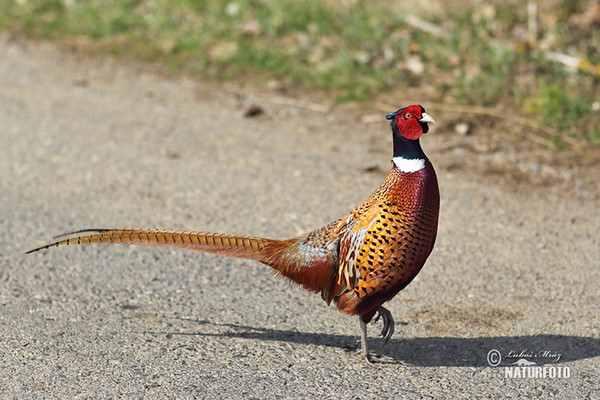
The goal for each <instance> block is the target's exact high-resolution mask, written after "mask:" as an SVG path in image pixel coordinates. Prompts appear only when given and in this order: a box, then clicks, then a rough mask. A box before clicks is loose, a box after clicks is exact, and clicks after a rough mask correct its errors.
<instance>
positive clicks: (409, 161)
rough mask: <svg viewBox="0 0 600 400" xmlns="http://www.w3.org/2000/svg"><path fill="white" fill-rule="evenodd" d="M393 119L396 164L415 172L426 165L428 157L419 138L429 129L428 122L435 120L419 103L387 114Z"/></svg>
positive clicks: (405, 170) (401, 169)
mask: <svg viewBox="0 0 600 400" xmlns="http://www.w3.org/2000/svg"><path fill="white" fill-rule="evenodd" d="M385 118H386V119H389V120H391V125H392V132H393V138H394V158H393V159H392V161H393V162H394V165H396V167H397V168H398V169H399V170H400V171H402V172H407V173H409V172H415V171H418V170H420V169H422V168H423V167H425V160H426V159H427V157H426V156H425V153H423V150H422V149H421V144H420V143H419V138H420V137H421V136H422V135H423V134H424V133H427V132H428V131H429V125H427V123H428V122H431V123H434V122H435V120H434V119H433V118H432V117H431V116H430V115H429V114H427V113H426V112H425V109H424V108H423V107H421V106H419V105H412V106H408V107H404V108H401V109H399V110H398V111H396V112H393V113H390V114H388V115H386V116H385Z"/></svg>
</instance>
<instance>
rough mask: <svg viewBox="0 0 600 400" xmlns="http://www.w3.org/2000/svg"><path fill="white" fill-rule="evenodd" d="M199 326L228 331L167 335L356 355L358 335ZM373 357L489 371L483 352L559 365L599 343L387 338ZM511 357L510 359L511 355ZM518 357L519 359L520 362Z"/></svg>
mask: <svg viewBox="0 0 600 400" xmlns="http://www.w3.org/2000/svg"><path fill="white" fill-rule="evenodd" d="M196 322H197V323H198V324H200V325H205V324H211V325H215V326H221V327H226V328H229V329H230V331H228V332H222V333H205V332H193V333H176V332H173V333H171V334H170V335H186V336H187V335H190V336H196V335H197V336H214V337H233V338H244V339H256V340H261V341H278V342H287V343H297V344H306V345H318V346H327V347H337V348H341V349H344V350H347V351H357V350H358V348H359V344H358V342H357V339H358V334H357V336H348V335H331V334H323V333H308V332H296V331H285V330H279V329H265V328H255V327H252V326H246V325H238V324H215V323H212V322H208V321H196ZM369 347H370V350H371V351H372V352H373V353H382V354H384V355H385V356H387V357H391V358H393V359H394V360H396V361H400V362H402V363H406V364H410V365H415V366H424V367H439V366H445V367H488V366H489V363H488V361H487V357H488V353H489V352H490V351H491V350H497V351H498V352H499V354H501V357H502V361H501V364H500V366H506V365H509V364H511V363H512V362H516V361H518V360H519V359H520V358H525V359H528V360H530V361H534V362H535V363H536V365H543V364H560V363H564V362H569V361H577V360H582V359H587V358H593V357H598V356H600V338H592V337H581V336H568V335H549V334H548V335H531V336H496V337H478V338H461V337H426V338H406V339H390V341H389V342H388V343H387V344H386V345H383V342H382V340H381V339H379V338H375V337H371V338H370V342H369ZM511 353H512V354H511ZM519 355H520V357H519Z"/></svg>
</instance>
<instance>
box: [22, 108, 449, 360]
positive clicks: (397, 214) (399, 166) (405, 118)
mask: <svg viewBox="0 0 600 400" xmlns="http://www.w3.org/2000/svg"><path fill="white" fill-rule="evenodd" d="M386 118H387V119H388V120H391V126H392V132H393V143H394V157H393V159H392V162H393V166H392V169H391V171H390V172H389V174H388V175H387V177H386V178H385V180H384V181H383V183H382V184H381V185H380V186H379V187H378V188H377V190H375V192H373V194H371V195H370V196H369V197H368V198H367V199H366V200H365V201H363V202H362V203H361V204H360V205H358V206H356V207H355V208H354V209H352V210H351V211H350V212H349V213H348V214H346V215H345V216H343V217H342V218H340V219H338V220H336V221H334V222H331V223H330V224H328V225H326V226H324V227H322V228H320V229H317V230H315V231H312V232H309V233H307V234H305V235H303V236H300V237H297V238H293V239H287V240H273V239H264V238H259V237H252V236H243V235H229V234H220V233H210V232H189V231H178V230H161V229H86V230H81V231H76V232H72V233H70V234H69V235H71V234H83V233H86V234H85V235H82V236H77V237H72V238H69V239H64V240H60V241H58V242H55V243H52V244H48V245H45V246H41V247H38V248H36V249H33V250H30V251H28V253H32V252H34V251H38V250H42V249H47V248H50V247H58V246H66V245H73V244H84V243H124V244H140V245H154V246H172V247H181V248H185V249H190V250H198V251H204V252H209V253H215V254H220V255H224V256H229V257H239V258H245V259H251V260H256V261H260V262H261V263H264V264H266V265H268V266H270V267H271V268H273V269H274V270H275V271H277V272H278V273H279V274H281V275H283V276H285V277H287V278H289V279H291V280H292V281H294V282H296V283H298V284H300V285H302V286H303V287H305V288H306V289H308V290H311V291H314V292H317V293H320V294H321V296H322V297H323V299H324V300H325V301H326V302H327V304H330V303H331V302H332V301H333V302H335V304H336V305H337V307H338V309H339V310H340V311H341V312H343V313H346V314H350V315H358V316H359V319H360V326H361V351H362V355H363V357H364V358H365V359H366V360H367V362H369V363H370V362H371V360H370V356H369V352H368V347H367V330H366V324H367V323H369V322H370V321H371V320H372V319H373V317H374V316H375V314H378V316H377V319H379V317H382V318H383V323H384V326H383V330H382V331H381V335H382V336H383V338H384V341H385V342H386V343H387V341H388V340H389V338H390V337H391V336H392V334H393V332H394V319H393V317H392V314H391V313H390V312H389V311H388V310H387V309H385V308H384V307H383V306H382V304H383V303H385V302H386V301H388V300H390V299H391V298H392V297H394V296H395V295H396V294H397V293H398V292H399V291H400V290H402V289H403V288H404V287H405V286H406V285H408V284H409V283H410V282H411V281H412V280H413V278H414V277H415V276H416V275H417V273H418V272H419V271H420V270H421V268H422V267H423V264H424V263H425V260H426V259H427V257H428V256H429V254H430V253H431V251H432V249H433V245H434V242H435V238H436V234H437V225H438V213H439V203H440V198H439V189H438V183H437V178H436V175H435V171H434V169H433V166H432V164H431V163H430V162H429V160H428V159H427V157H426V156H425V153H423V150H422V149H421V145H420V143H419V138H420V137H421V135H423V134H424V133H427V131H428V130H429V127H428V125H427V123H428V122H432V123H433V122H435V121H434V119H433V118H432V117H430V116H429V115H428V114H427V113H426V112H425V109H424V108H423V107H421V106H419V105H412V106H408V107H404V108H401V109H399V110H398V111H396V112H394V113H390V114H388V115H386ZM92 232H94V233H92ZM377 319H376V320H377Z"/></svg>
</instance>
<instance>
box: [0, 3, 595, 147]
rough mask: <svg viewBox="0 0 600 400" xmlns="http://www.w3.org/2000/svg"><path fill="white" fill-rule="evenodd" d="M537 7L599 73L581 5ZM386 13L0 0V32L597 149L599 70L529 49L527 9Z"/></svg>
mask: <svg viewBox="0 0 600 400" xmlns="http://www.w3.org/2000/svg"><path fill="white" fill-rule="evenodd" d="M538 3H539V4H540V7H542V5H544V6H543V8H542V9H540V20H539V22H540V37H541V42H542V44H543V43H544V40H545V39H547V40H546V47H548V50H552V51H560V52H564V53H569V54H576V55H578V56H581V57H583V58H586V59H588V60H589V61H590V62H591V63H592V64H595V65H598V64H599V63H600V55H599V54H600V51H599V50H600V33H598V32H597V31H598V30H597V29H593V27H588V28H586V27H585V26H584V24H577V23H573V21H572V19H570V18H572V16H573V15H575V16H576V15H578V14H580V13H582V12H583V11H585V8H584V6H585V4H587V3H586V2H583V1H579V2H578V1H568V0H549V1H548V2H546V3H545V2H538ZM393 4H396V3H390V2H385V1H382V2H379V1H374V2H370V3H368V5H365V2H356V3H355V4H354V5H350V6H347V5H342V4H338V3H337V2H336V1H335V0H329V1H317V0H306V1H296V0H280V1H276V0H214V1H208V0H204V1H202V0H180V1H168V0H106V1H100V0H62V1H61V0H0V10H2V12H0V29H2V30H5V31H11V32H12V33H13V34H20V35H25V36H27V37H33V38H47V39H51V40H56V41H59V42H63V43H67V44H79V45H81V43H85V44H86V46H87V47H89V48H91V49H93V50H94V51H103V52H108V53H112V54H117V55H124V56H128V57H136V58H141V59H144V60H148V61H152V62H160V63H165V64H167V65H169V66H171V67H172V68H174V69H177V70H182V71H185V72H191V73H197V74H201V75H202V76H204V77H206V78H208V79H247V78H251V79H253V80H256V79H259V80H261V79H262V80H265V81H266V80H268V79H272V78H276V79H279V80H281V81H283V82H284V83H287V84H294V85H301V86H303V87H307V88H312V89H317V90H324V91H328V92H330V93H333V94H334V95H335V96H336V97H337V98H338V99H339V100H340V101H345V100H358V101H361V100H367V99H369V98H371V97H372V96H373V95H375V94H377V93H380V92H385V91H402V90H405V89H409V88H415V87H417V88H418V87H423V88H424V89H428V93H432V92H433V93H435V97H436V98H437V99H438V101H444V102H455V103H460V104H470V105H479V106H487V107H499V108H502V109H505V110H507V111H508V112H516V113H519V114H521V115H523V116H527V117H533V118H536V119H538V120H539V121H540V122H541V123H543V124H546V125H548V126H551V127H553V128H555V129H557V130H559V131H560V132H561V135H563V134H564V135H568V136H574V137H578V138H582V139H583V138H585V139H586V140H588V141H589V142H590V143H592V144H595V145H597V144H599V142H600V122H599V120H600V119H599V118H597V115H598V112H597V111H595V108H594V107H596V108H597V104H598V103H599V102H600V90H599V89H600V88H599V81H600V70H599V71H598V72H597V73H596V74H594V71H592V70H590V71H577V72H569V71H566V70H565V69H564V67H563V66H561V65H557V64H555V63H553V62H550V61H548V60H547V59H546V58H545V57H544V55H543V52H542V51H538V50H537V49H533V50H527V49H526V46H524V40H523V37H524V33H523V32H524V31H525V30H526V26H527V21H526V18H527V13H526V4H525V2H502V1H497V2H494V3H492V4H494V5H493V6H492V5H487V6H479V7H477V8H473V7H470V6H468V5H462V6H456V5H454V4H457V3H450V2H449V4H453V5H452V6H450V5H449V6H448V7H447V9H445V10H444V11H443V12H439V11H438V12H433V13H426V12H423V11H422V12H419V11H418V10H416V11H414V12H413V10H412V9H411V8H406V7H402V6H398V5H396V6H393ZM459 4H460V3H459ZM411 13H414V14H416V15H419V16H420V17H422V18H423V19H425V20H427V21H428V22H430V23H433V24H435V25H436V26H438V27H439V28H440V29H441V31H442V32H443V35H442V36H441V37H436V36H434V35H432V34H431V33H428V32H426V31H425V30H423V29H417V28H415V27H414V26H410V25H409V24H407V22H406V15H407V14H411ZM552 38H553V39H552ZM408 60H411V62H412V63H413V64H412V65H413V67H411V65H409V64H410V62H408ZM415 63H416V66H417V68H415V67H414V65H415ZM419 65H421V66H422V68H423V70H422V71H419V68H418V67H419ZM594 103H596V106H594ZM556 140H557V141H558V142H560V137H559V138H557V139H556Z"/></svg>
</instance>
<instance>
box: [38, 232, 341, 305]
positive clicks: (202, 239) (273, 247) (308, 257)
mask: <svg viewBox="0 0 600 400" xmlns="http://www.w3.org/2000/svg"><path fill="white" fill-rule="evenodd" d="M69 235H76V236H73V237H69V238H66V239H62V240H58V241H56V242H54V243H50V244H47V245H44V246H40V247H37V248H35V249H32V250H29V251H27V254H29V253H33V252H36V251H40V250H45V249H49V248H53V247H61V246H70V245H77V244H88V243H120V244H136V245H147V246H168V247H179V248H183V249H188V250H196V251H202V252H207V253H213V254H219V255H222V256H228V257H237V258H244V259H248V260H255V261H259V262H261V263H263V264H266V265H268V266H270V267H271V268H273V269H274V270H275V271H276V272H277V273H279V274H281V275H283V276H285V277H286V278H288V279H290V280H292V281H294V282H296V283H298V284H300V285H302V286H303V287H305V288H306V289H309V290H312V291H314V292H323V293H322V294H323V297H324V298H325V299H326V301H327V303H330V302H331V300H332V298H333V296H332V295H330V294H329V292H331V287H332V285H334V284H335V282H336V276H335V274H333V272H335V271H336V268H337V267H336V265H337V246H338V243H339V241H337V240H336V241H333V242H331V243H322V244H321V245H319V246H315V245H313V244H311V243H310V241H308V242H307V240H308V239H307V237H300V238H296V239H289V240H274V239H264V238H259V237H253V236H245V235H229V234H222V233H212V232H192V231H179V230H170V229H84V230H80V231H74V232H70V233H67V234H63V235H60V236H58V237H64V236H69Z"/></svg>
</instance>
